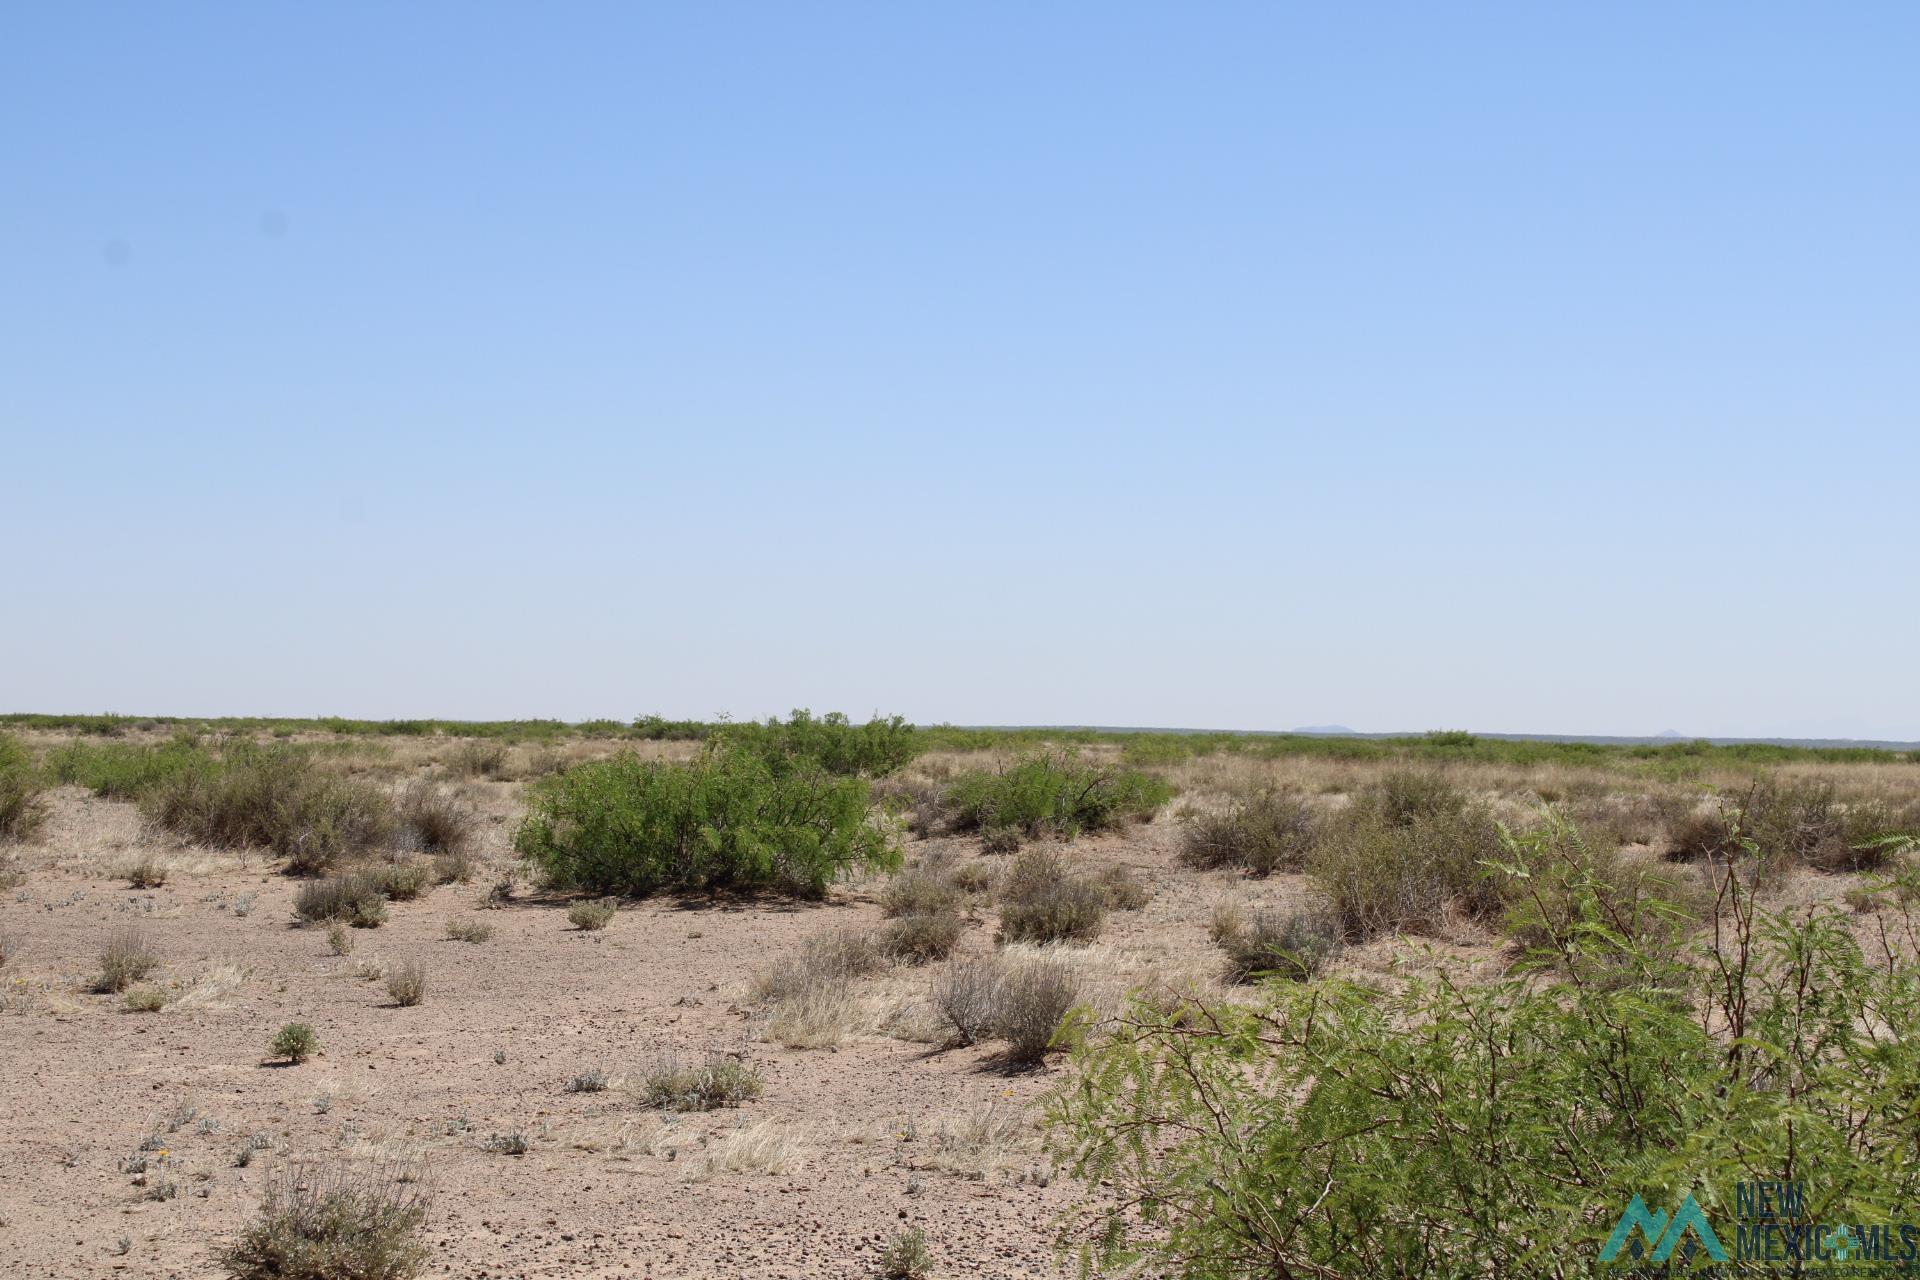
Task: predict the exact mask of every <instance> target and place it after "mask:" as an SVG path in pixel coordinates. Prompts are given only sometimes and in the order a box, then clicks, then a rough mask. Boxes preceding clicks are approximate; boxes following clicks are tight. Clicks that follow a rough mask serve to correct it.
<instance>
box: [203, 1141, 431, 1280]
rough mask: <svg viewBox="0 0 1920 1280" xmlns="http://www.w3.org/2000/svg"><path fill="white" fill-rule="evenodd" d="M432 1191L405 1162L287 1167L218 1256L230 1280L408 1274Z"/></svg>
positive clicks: (421, 1256)
mask: <svg viewBox="0 0 1920 1280" xmlns="http://www.w3.org/2000/svg"><path fill="white" fill-rule="evenodd" d="M429 1204H430V1196H429V1193H428V1192H427V1190H426V1188H425V1186H424V1184H423V1183H422V1182H421V1180H420V1176H419V1173H418V1171H417V1170H414V1169H412V1168H409V1167H403V1166H374V1167H371V1168H355V1167H353V1166H348V1165H340V1166H334V1167H331V1168H323V1167H319V1166H312V1165H307V1166H301V1165H295V1166H292V1167H290V1168H289V1169H288V1170H287V1171H286V1173H285V1174H284V1175H283V1176H282V1177H281V1178H280V1179H279V1180H277V1181H276V1182H275V1183H274V1184H273V1185H272V1186H271V1187H270V1188H269V1189H268V1191H267V1196H266V1200H265V1202H264V1203H263V1204H262V1205H261V1207H260V1217H259V1219H258V1220H257V1221H255V1222H254V1223H253V1225H251V1226H249V1227H248V1228H247V1229H246V1230H245V1231H243V1232H242V1233H241V1234H240V1237H239V1238H238V1239H237V1240H235V1241H234V1242H233V1243H232V1244H231V1245H229V1246H228V1247H226V1248H225V1249H223V1250H221V1251H220V1254H219V1262H220V1265H221V1266H222V1267H223V1268H224V1269H225V1270H226V1273H227V1275H228V1277H230V1280H411V1277H413V1276H417V1275H419V1274H420V1272H421V1271H423V1270H424V1269H425V1268H426V1266H427V1263H428V1261H429V1260H430V1258H431V1256H432V1254H431V1251H430V1250H429V1249H428V1247H427V1246H426V1244H425V1243H424V1242H423V1241H421V1240H420V1239H419V1238H418V1237H419V1235H420V1230H421V1228H422V1227H423V1226H424V1225H425V1224H426V1220H427V1211H428V1207H429Z"/></svg>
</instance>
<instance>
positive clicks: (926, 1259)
mask: <svg viewBox="0 0 1920 1280" xmlns="http://www.w3.org/2000/svg"><path fill="white" fill-rule="evenodd" d="M932 1268H933V1255H932V1253H931V1252H930V1251H929V1250H928V1249H927V1235H926V1232H924V1231H922V1230H921V1229H920V1228H918V1227H909V1228H908V1229H907V1230H905V1231H902V1232H899V1233H898V1234H897V1235H895V1236H894V1237H893V1239H891V1240H889V1241H888V1242H887V1247H886V1248H884V1249H882V1250H881V1251H880V1274H881V1276H882V1277H883V1278H884V1280H927V1276H928V1275H930V1274H931V1272H932Z"/></svg>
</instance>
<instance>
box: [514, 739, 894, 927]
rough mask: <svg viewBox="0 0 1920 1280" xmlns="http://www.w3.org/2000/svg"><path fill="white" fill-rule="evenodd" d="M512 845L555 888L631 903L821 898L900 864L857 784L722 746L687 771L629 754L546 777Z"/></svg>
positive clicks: (808, 766)
mask: <svg viewBox="0 0 1920 1280" xmlns="http://www.w3.org/2000/svg"><path fill="white" fill-rule="evenodd" d="M515 844H516V847H517V848H518V849H519V850H520V852H521V854H522V855H523V856H524V857H526V858H527V859H529V860H530V861H532V862H533V863H534V864H535V865H537V866H538V867H539V868H540V870H541V871H542V872H543V873H544V875H545V876H546V878H547V880H548V881H549V882H550V883H552V884H554V885H555V886H558V887H562V888H579V889H588V890H593V891H596V892H600V893H619V894H631V895H635V896H642V895H645V894H649V893H653V892H656V891H658V890H661V889H666V888H689V889H691V888H718V887H723V886H765V887H771V888H775V889H778V890H781V891H783V892H788V893H794V894H798V895H802V896H809V897H818V896H819V895H821V894H822V893H824V892H825V890H826V886H827V884H828V883H829V882H831V881H832V880H833V879H834V878H835V877H837V876H839V875H841V874H843V873H845V872H847V871H850V870H853V869H855V868H872V869H880V868H892V867H895V866H898V865H899V852H898V850H897V849H896V848H895V847H894V845H893V843H892V841H891V840H890V839H889V838H888V836H887V834H886V832H885V831H884V830H882V828H881V827H880V826H879V825H878V824H876V823H874V822H871V821H869V820H868V813H867V787H866V784H865V783H863V782H861V781H860V780H859V779H857V778H842V777H837V776H835V775H833V774H830V773H827V772H826V771H824V770H823V769H822V768H820V767H819V766H817V765H814V764H810V763H808V762H807V761H805V760H798V761H793V760H789V761H785V762H783V763H782V764H781V766H780V767H779V768H776V767H775V766H774V765H773V764H771V763H769V761H768V759H767V758H766V757H764V756H762V755H759V754H757V753H755V752H752V751H748V750H743V749H740V748H738V747H724V746H723V747H716V748H712V749H709V750H708V751H707V752H706V753H704V754H703V755H702V756H701V757H700V758H699V759H697V760H694V761H691V762H688V763H684V764H669V763H660V762H655V761H643V760H640V759H638V758H636V757H634V756H631V755H627V756H619V757H615V758H613V759H611V760H600V761H594V762H592V763H588V764H582V765H579V766H577V767H575V768H573V769H569V770H568V771H567V772H565V773H563V774H559V775H556V776H554V777H552V778H548V779H544V780H543V781H541V782H539V783H536V784H535V786H534V788H533V792H532V796H531V799H530V802H529V807H528V813H527V818H526V821H525V822H524V823H522V824H521V827H520V830H519V832H518V833H517V835H516V837H515Z"/></svg>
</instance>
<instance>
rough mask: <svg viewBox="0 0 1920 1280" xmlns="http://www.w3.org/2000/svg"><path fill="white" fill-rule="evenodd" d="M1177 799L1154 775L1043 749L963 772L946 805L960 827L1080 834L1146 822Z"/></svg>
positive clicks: (955, 825) (950, 787) (949, 791)
mask: <svg viewBox="0 0 1920 1280" xmlns="http://www.w3.org/2000/svg"><path fill="white" fill-rule="evenodd" d="M1172 798H1173V788H1172V787H1171V786H1170V785H1169V784H1168V783H1167V782H1165V781H1164V780H1162V779H1160V778H1157V777H1154V776H1153V775H1152V774H1147V773H1142V772H1140V771H1139V770H1137V769H1112V768H1106V767H1103V766H1099V765H1091V764H1087V763H1085V762H1083V761H1081V760H1080V759H1078V758H1077V757H1075V756H1073V755H1071V754H1069V753H1066V752H1059V751H1042V752H1038V753H1035V754H1033V755H1029V756H1024V757H1022V758H1021V759H1019V760H1017V761H1015V762H1014V763H1013V764H1011V765H1009V766H1008V767H1007V768H1005V769H1002V770H1000V771H999V772H997V773H988V772H974V773H964V774H961V775H960V776H959V777H957V778H955V779H954V780H953V782H952V783H951V784H949V785H948V787H947V792H946V797H945V803H946V806H947V809H948V812H949V813H950V814H951V822H952V825H953V828H954V829H955V830H956V831H994V830H997V829H1001V828H1011V829H1013V830H1015V831H1018V832H1021V833H1022V834H1024V835H1026V836H1029V837H1033V836H1040V835H1048V834H1051V835H1058V836H1063V837H1072V836H1075V835H1078V834H1079V833H1081V832H1083V831H1105V830H1107V829H1109V828H1112V827H1117V826H1119V825H1120V824H1122V823H1123V822H1127V821H1145V820H1146V819H1148V818H1151V817H1152V816H1153V814H1154V813H1155V811H1157V810H1158V809H1159V808H1160V806H1161V805H1163V804H1165V803H1166V802H1167V801H1168V800H1170V799H1172Z"/></svg>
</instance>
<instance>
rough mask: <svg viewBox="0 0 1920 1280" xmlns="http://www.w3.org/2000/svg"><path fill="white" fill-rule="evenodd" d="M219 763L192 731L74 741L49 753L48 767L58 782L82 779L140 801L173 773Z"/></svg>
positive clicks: (95, 788)
mask: <svg viewBox="0 0 1920 1280" xmlns="http://www.w3.org/2000/svg"><path fill="white" fill-rule="evenodd" d="M213 767H214V758H213V755H212V753H211V752H210V751H208V750H207V748H206V747H204V746H203V745H202V744H201V742H200V739H199V738H198V736H197V735H194V734H190V733H183V734H179V735H176V736H175V737H174V738H173V739H172V740H171V741H169V742H166V743H163V744H159V745H151V746H131V745H128V744H125V743H118V742H110V743H101V744H94V743H83V742H69V743H64V744H62V745H60V746H58V747H55V748H54V749H53V750H52V751H49V752H48V753H47V768H48V770H49V771H50V772H51V773H52V774H53V776H54V779H55V780H56V781H59V782H71V783H76V784H78V785H79V786H83V787H85V788H87V789H88V790H89V791H92V792H94V793H95V794H96V795H101V796H106V797H108V798H110V799H114V800H137V799H139V798H140V797H141V796H142V795H144V794H145V793H146V792H147V791H148V790H150V789H151V788H153V787H154V786H155V785H157V784H158V783H159V782H161V781H162V780H164V779H166V778H167V777H169V776H171V775H173V774H177V773H187V772H200V771H208V770H211V769H212V768H213Z"/></svg>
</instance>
